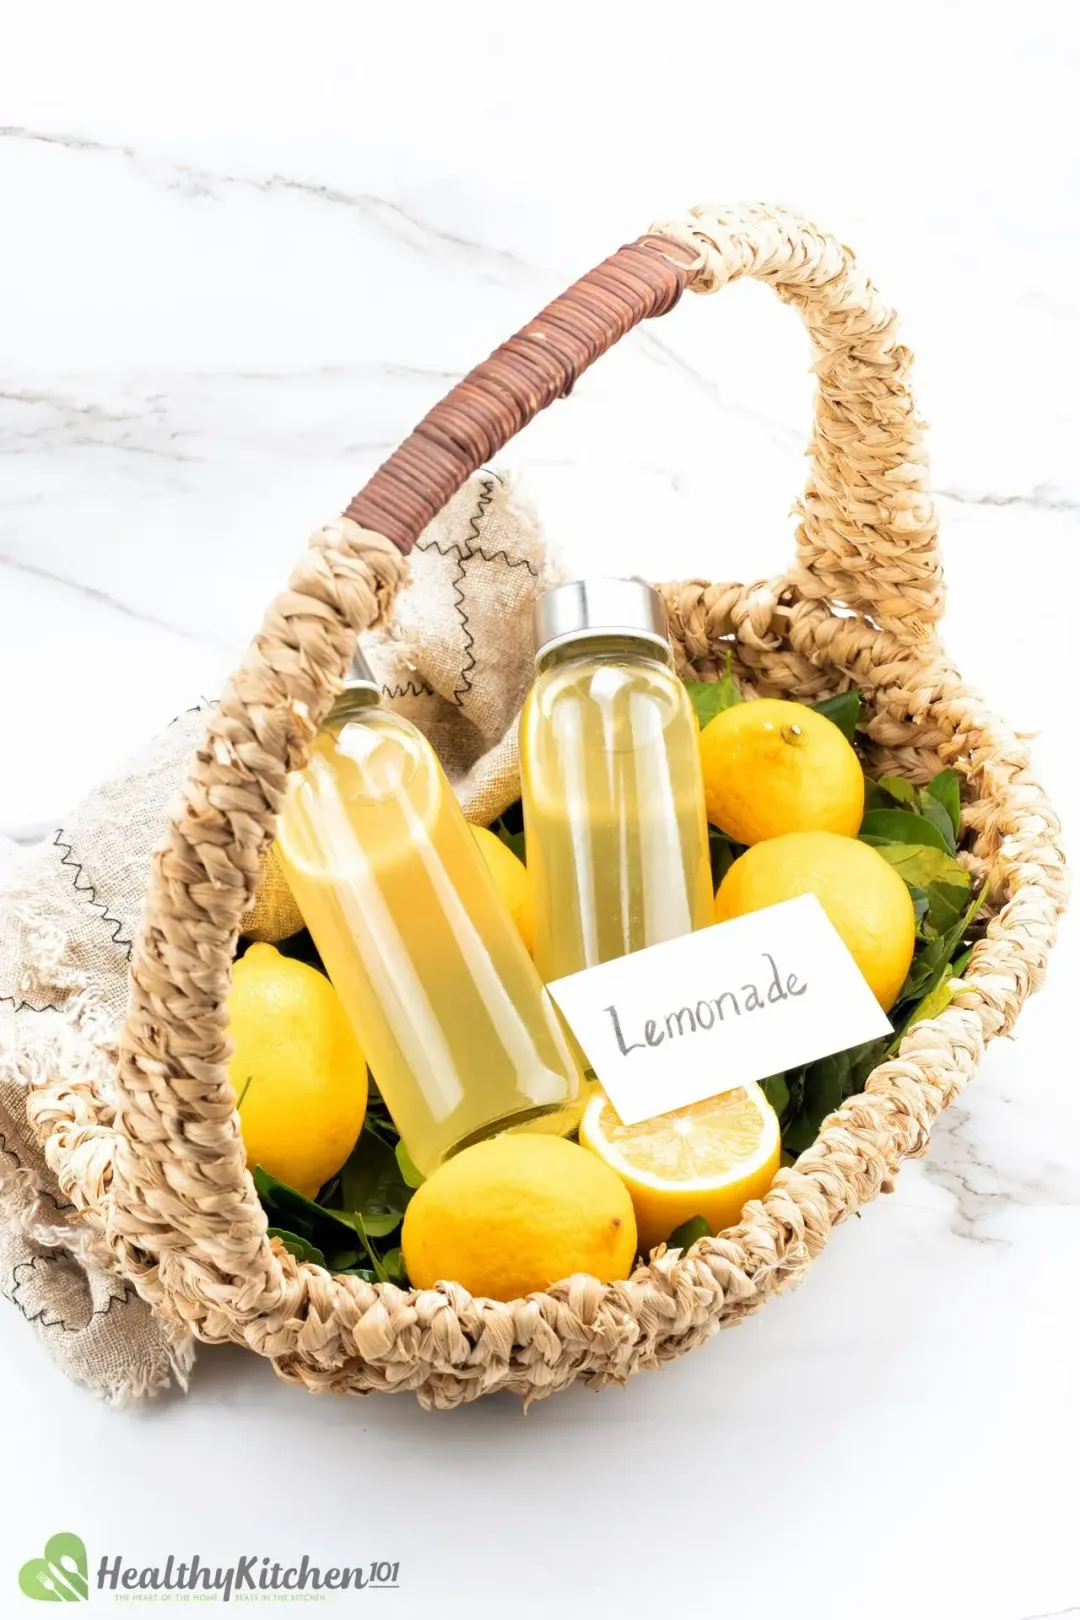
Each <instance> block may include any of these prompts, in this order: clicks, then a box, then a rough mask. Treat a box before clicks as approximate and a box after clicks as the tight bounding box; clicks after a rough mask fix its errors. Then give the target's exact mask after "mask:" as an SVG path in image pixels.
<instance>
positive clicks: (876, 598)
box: [109, 207, 942, 1368]
mask: <svg viewBox="0 0 1080 1620" xmlns="http://www.w3.org/2000/svg"><path fill="white" fill-rule="evenodd" d="M740 276H751V277H754V278H755V279H758V280H762V281H765V282H767V283H768V284H770V285H771V286H772V287H773V288H774V289H775V291H776V292H777V294H778V296H779V297H780V298H781V299H782V300H784V301H785V302H787V303H791V304H794V305H795V306H796V308H798V310H799V311H800V313H801V315H802V317H803V320H804V322H805V324H806V326H807V328H808V330H809V333H810V335H811V338H812V341H813V347H814V353H815V367H814V369H815V372H816V374H817V379H818V395H817V403H816V408H815V424H814V433H813V439H812V443H811V475H810V479H809V483H808V486H807V489H806V492H805V495H804V499H803V502H802V505H801V510H800V523H799V528H798V558H797V563H796V567H795V570H794V572H793V573H792V575H791V576H790V583H791V585H792V587H793V588H794V590H795V591H796V592H797V593H799V594H801V595H802V596H803V597H804V598H818V599H823V600H824V601H826V602H837V603H840V604H842V605H844V606H846V607H847V608H849V609H853V610H855V611H856V612H857V613H860V614H863V615H865V616H866V617H868V618H870V619H871V620H873V621H874V622H875V623H877V624H879V625H881V626H883V627H885V628H888V629H890V630H892V631H893V633H894V635H895V636H896V638H897V640H898V641H899V642H901V643H903V644H904V645H906V646H907V647H909V648H913V647H914V646H915V644H917V643H919V642H922V641H925V640H927V639H929V638H930V637H931V635H932V627H933V623H934V621H935V620H936V619H937V617H938V615H939V614H940V612H941V605H942V601H941V584H940V572H939V568H938V560H937V543H936V530H935V525H934V514H933V510H932V507H931V503H930V500H929V496H928V494H927V492H926V485H925V457H924V454H923V450H922V441H921V424H920V423H919V422H918V421H917V419H916V417H915V414H914V408H913V405H912V400H911V394H910V390H909V386H908V369H909V362H910V355H909V353H908V351H907V350H906V349H905V348H903V347H902V346H901V345H900V344H899V343H898V342H897V340H896V335H895V324H896V323H895V316H894V314H893V312H892V311H891V310H890V309H888V308H887V306H885V305H884V304H883V303H882V302H881V301H880V299H879V297H878V295H877V293H876V292H875V290H874V289H873V287H872V286H871V285H870V283H869V282H868V281H867V279H866V278H865V276H863V275H862V274H861V272H860V271H859V270H858V268H857V267H856V265H855V262H854V260H853V258H852V255H851V253H850V252H849V251H848V249H846V248H844V247H843V246H842V245H841V244H840V243H839V242H837V241H836V240H834V239H833V238H831V237H828V236H825V235H823V234H822V233H820V232H818V231H817V230H816V229H815V228H814V227H813V226H811V225H809V224H807V222H806V221H804V220H802V219H800V218H798V217H797V216H796V215H793V214H790V213H788V212H786V211H784V210H777V209H767V208H759V207H754V208H744V209H741V210H718V209H704V208H702V209H695V210H693V211H692V212H691V213H690V214H689V215H687V216H686V217H685V218H684V219H683V220H681V221H677V222H676V223H674V224H669V225H664V226H659V227H656V228H654V229H653V230H652V231H650V232H649V233H648V234H647V235H646V236H644V237H642V238H641V239H640V240H639V241H638V242H635V243H633V244H631V245H630V246H628V247H624V248H621V249H620V250H619V252H618V253H616V254H615V255H614V256H613V257H612V258H610V259H608V260H606V261H605V263H604V264H602V265H600V266H599V267H598V268H597V269H595V270H593V271H591V272H590V273H589V274H588V275H586V276H585V277H584V278H583V279H582V280H581V281H579V282H577V283H576V284H575V286H573V287H572V288H571V289H570V290H569V291H568V292H567V293H565V294H564V295H563V297H562V298H559V299H556V301H555V302H554V303H553V304H551V305H549V306H548V308H547V309H546V310H544V311H543V313H542V314H541V315H540V316H538V317H537V319H536V320H535V321H533V322H532V323H531V324H530V325H529V326H527V327H525V328H524V330H523V331H522V332H520V333H519V334H518V335H517V336H516V337H514V338H512V339H511V340H510V342H509V343H506V344H504V345H503V346H502V348H500V349H498V350H496V351H495V353H494V354H493V355H492V356H491V358H490V359H489V360H487V361H485V362H484V364H483V365H481V366H479V367H478V368H477V369H476V370H475V371H473V372H471V373H470V374H469V376H468V377H466V378H465V379H464V380H463V381H462V382H460V383H459V384H458V385H457V386H456V387H455V388H454V389H452V390H451V392H450V394H449V395H448V396H447V398H446V399H445V400H444V401H443V402H442V403H441V404H440V405H438V406H436V407H435V409H434V410H433V411H432V412H431V413H430V414H429V415H428V416H427V417H426V418H425V419H424V421H423V422H422V423H421V424H420V426H419V427H418V428H417V429H416V431H415V432H414V433H413V434H412V435H411V436H410V437H409V438H408V439H407V440H406V441H405V443H404V444H403V445H402V446H401V448H400V449H399V450H397V451H396V452H395V453H394V455H392V456H391V457H390V459H389V460H388V461H387V462H386V463H385V464H384V465H383V466H382V467H381V468H380V469H379V470H378V472H377V473H376V474H375V476H374V477H373V478H372V479H371V481H370V482H369V484H368V485H367V486H366V487H365V489H364V490H363V491H361V493H360V494H359V495H357V497H356V498H355V500H353V501H352V502H351V503H350V505H349V508H348V511H347V514H346V516H345V517H344V518H342V519H339V520H337V521H336V522H334V523H331V524H328V525H326V526H325V527H324V528H323V529H321V530H320V531H318V532H317V533H316V535H315V536H314V537H313V540H312V543H311V544H310V545H309V547H308V550H307V552H306V553H305V555H304V556H303V557H302V558H301V560H300V562H299V564H298V565H297V567H296V569H295V570H294V572H293V575H292V577H291V579H290V581H289V586H288V588H287V589H286V590H285V591H283V592H282V593H281V595H280V596H278V597H277V599H276V600H275V601H274V602H273V604H272V605H271V607H270V609H269V611H268V613H267V615H266V618H265V620H264V622H263V628H262V631H261V632H260V634H259V635H258V636H256V638H255V640H254V641H253V642H252V644H251V646H250V647H249V649H248V652H247V654H246V655H245V658H244V661H243V663H242V664H241V666H240V668H239V669H238V670H237V672H236V673H235V675H234V676H233V677H232V679H231V681H230V682H229V683H228V685H227V686H226V688H225V690H224V691H223V693H222V696H221V701H220V703H219V705H218V708H217V709H216V710H214V711H213V712H212V714H211V716H210V718H209V721H208V726H207V735H206V740H205V743H204V744H203V746H202V748H201V749H200V750H199V752H198V753H197V754H196V756H195V759H194V760H193V762H192V766H191V770H190V774H189V777H188V780H187V783H186V785H185V788H184V791H183V794H182V796H181V798H180V801H179V804H178V806H177V807H176V808H175V809H174V810H173V812H172V814H171V815H170V818H169V821H168V824H167V827H166V830H165V836H164V839H163V842H162V844H161V846H160V848H159V849H158V851H157V853H156V854H155V857H154V861H153V866H152V870H151V875H150V882H149V887H148V893H147V900H146V907H145V912H144V916H143V921H142V924H141V927H140V930H139V934H138V938H137V940H136V943H135V948H134V951H133V955H132V965H131V999H130V1004H129V1011H128V1017H127V1021H126V1023H125V1026H124V1031H123V1036H122V1039H121V1049H120V1064H119V1070H118V1087H117V1127H118V1136H117V1151H116V1159H115V1166H114V1181H113V1196H112V1200H111V1209H110V1218H109V1233H110V1240H111V1242H112V1243H113V1244H114V1246H115V1248H116V1250H117V1252H118V1258H119V1260H120V1264H121V1267H122V1269H123V1270H124V1272H125V1273H126V1275H127V1276H128V1277H130V1278H132V1279H133V1280H134V1281H136V1283H137V1285H138V1287H139V1289H140V1292H142V1293H143V1294H144V1295H145V1296H146V1297H148V1298H150V1299H151V1300H153V1301H155V1302H156V1303H158V1304H159V1305H161V1306H163V1307H165V1308H167V1309H168V1311H169V1313H170V1314H171V1315H172V1316H174V1317H175V1318H178V1319H179V1320H181V1321H183V1322H184V1323H185V1324H186V1325H188V1326H191V1327H193V1328H194V1329H196V1330H197V1331H198V1332H199V1333H200V1334H201V1335H202V1336H203V1337H204V1338H209V1339H226V1338H240V1339H245V1340H246V1341H247V1342H248V1343H250V1344H251V1345H252V1347H253V1348H255V1349H258V1350H261V1351H262V1352H263V1353H265V1354H270V1355H275V1356H284V1357H292V1356H296V1357H299V1358H300V1359H302V1360H304V1362H305V1364H306V1365H309V1366H313V1367H316V1368H317V1367H319V1366H324V1365H326V1364H327V1363H326V1361H325V1360H324V1359H321V1358H326V1357H329V1358H330V1359H331V1360H332V1359H333V1357H334V1356H335V1355H337V1354H338V1353H339V1350H340V1343H341V1341H340V1337H339V1336H340V1335H342V1334H347V1332H348V1324H349V1322H350V1321H352V1322H355V1320H356V1318H357V1311H358V1299H359V1295H360V1294H361V1293H363V1291H364V1290H365V1289H366V1288H367V1285H366V1284H362V1283H359V1282H358V1281H357V1280H356V1279H351V1278H350V1279H332V1278H330V1277H327V1276H326V1274H325V1273H323V1272H320V1271H318V1269H317V1268H312V1267H301V1268H299V1269H298V1268H297V1267H295V1266H293V1265H291V1264H290V1265H288V1266H284V1265H283V1264H282V1263H281V1261H280V1260H279V1259H278V1257H277V1255H276V1254H275V1253H274V1252H273V1250H272V1249H271V1247H270V1245H269V1243H268V1242H267V1240H266V1235H265V1234H266V1220H265V1217H264V1216H263V1213H262V1210H261V1208H260V1206H259V1204H258V1202H257V1200H256V1198H255V1194H254V1189H253V1187H252V1184H251V1180H250V1177H248V1176H247V1175H246V1173H245V1166H244V1152H243V1144H242V1142H241V1139H240V1134H239V1129H238V1123H237V1119H236V1113H235V1106H234V1104H235V1099H234V1095H233V1091H232V1088H231V1086H230V1085H229V1082H228V1078H227V1073H226V1067H225V1065H226V1060H227V1058H228V1055H229V1050H230V1047H229V1040H228V1035H227V1028H226V1026H227V1016H226V1006H225V1002H226V997H227V995H228V991H229V983H230V977H231V971H232V959H233V955H234V952H235V947H236V940H237V934H238V930H239V924H240V919H241V917H242V915H243V913H244V912H245V910H246V909H247V908H248V906H249V905H250V903H251V900H252V898H253V896H254V892H255V887H256V884H257V881H258V876H259V856H260V853H261V852H262V850H263V849H264V848H265V847H266V845H267V844H268V843H269V842H270V840H271V839H272V837H273V834H274V828H275V819H276V815H277V812H278V810H279V808H280V806H281V803H282V799H283V796H284V792H285V787H286V780H287V775H288V773H289V771H291V770H293V769H295V768H297V767H298V766H300V765H302V764H303V763H304V762H305V761H306V759H307V757H308V754H309V751H310V747H311V743H312V740H313V738H314V735H315V731H316V729H317V727H318V725H319V724H320V723H321V721H322V719H323V718H324V716H325V714H326V713H327V711H328V709H329V706H330V703H331V701H332V698H333V694H334V691H335V689H336V687H337V685H338V684H339V683H340V681H341V678H342V677H343V675H344V672H345V670H346V668H347V666H348V663H349V659H350V657H351V655H352V650H353V647H354V645H355V640H356V633H357V632H358V631H359V630H362V629H364V628H365V627H367V626H369V625H372V624H374V623H377V622H379V621H380V620H381V619H383V618H384V617H385V615H386V614H387V612H388V611H389V608H390V605H391V603H392V601H393V597H394V594H395V592H396V591H397V589H398V588H399V586H400V584H401V583H402V581H403V579H404V577H405V564H404V554H405V553H407V552H408V550H409V548H410V547H411V546H412V545H413V544H414V542H415V541H416V539H417V536H418V535H419V533H420V531H421V529H422V528H423V527H424V526H425V524H426V523H427V522H428V521H429V519H430V518H431V517H432V516H433V515H434V514H435V513H436V512H437V511H438V510H439V509H440V507H441V506H442V505H443V504H445V502H446V501H447V500H448V499H449V498H450V496H451V495H452V494H453V493H454V491H455V490H456V489H457V488H458V487H460V485H461V484H462V483H463V482H464V481H465V479H466V478H467V477H468V476H469V474H470V473H471V472H473V471H474V470H475V469H476V468H477V467H478V466H480V465H481V464H482V463H483V462H484V461H485V460H487V459H488V458H490V457H491V456H492V455H493V454H494V453H495V452H496V451H497V450H498V449H499V447H500V446H501V445H502V444H504V443H505V442H506V440H507V439H508V438H510V437H511V435H512V434H514V433H515V432H517V431H518V429H520V428H521V427H523V426H524V425H525V423H526V422H528V421H529V420H530V419H531V418H532V417H533V416H534V415H535V414H536V413H537V411H539V410H541V409H542V408H543V407H544V406H545V405H547V404H549V403H551V401H552V400H554V399H555V398H557V397H558V396H559V395H560V394H563V393H565V392H566V391H567V389H568V388H570V387H571V386H572V384H573V382H574V380H575V379H576V378H577V377H578V376H579V375H580V374H581V372H582V371H583V370H584V369H585V367H586V366H588V365H589V364H591V363H592V361H593V360H595V359H597V358H598V357H599V355H601V354H603V353H604V351H605V350H606V349H608V348H610V346H611V345H612V344H613V343H614V342H616V341H617V339H618V338H620V337H621V336H623V335H624V334H625V333H626V332H627V331H629V330H630V328H631V327H632V326H634V325H635V324H636V323H637V322H638V321H640V320H642V319H644V318H645V317H647V316H651V315H658V314H663V313H664V312H665V311H667V310H669V309H670V308H671V307H672V306H673V304H674V303H675V302H676V301H677V299H678V297H679V295H680V293H681V292H682V290H683V288H684V287H686V286H689V287H690V288H692V290H694V291H699V292H712V291H714V290H715V289H716V288H718V287H719V286H721V285H723V284H724V283H725V282H727V281H731V280H734V279H736V278H737V277H740ZM748 1264H749V1261H748ZM365 1297H366V1295H365ZM335 1347H336V1348H335Z"/></svg>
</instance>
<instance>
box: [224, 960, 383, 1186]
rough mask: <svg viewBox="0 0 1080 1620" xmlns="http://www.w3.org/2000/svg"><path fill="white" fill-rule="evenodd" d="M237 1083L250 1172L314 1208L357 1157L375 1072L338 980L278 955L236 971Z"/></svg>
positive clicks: (232, 1017)
mask: <svg viewBox="0 0 1080 1620" xmlns="http://www.w3.org/2000/svg"><path fill="white" fill-rule="evenodd" d="M228 1013H229V1034H230V1035H231V1036H232V1038H233V1041H234V1042H235V1048H236V1049H235V1051H234V1052H233V1055H232V1057H231V1058H230V1059H229V1079H230V1080H231V1081H232V1084H233V1090H234V1091H235V1092H236V1095H237V1099H238V1101H237V1107H238V1109H239V1113H240V1128H241V1131H242V1132H243V1137H244V1147H245V1148H246V1150H247V1161H248V1165H249V1166H252V1165H256V1164H261V1165H262V1167H263V1169H264V1170H268V1171H269V1172H270V1174H271V1175H272V1176H277V1178H278V1180H279V1181H285V1182H287V1183H288V1184H289V1186H290V1187H295V1188H296V1190H297V1191H298V1192H302V1193H305V1194H306V1195H307V1196H308V1197H309V1198H313V1197H314V1196H315V1194H316V1193H317V1192H318V1190H319V1188H320V1187H321V1186H322V1184H323V1182H324V1181H328V1180H329V1179H330V1177H331V1176H332V1175H333V1174H334V1172H335V1170H339V1169H340V1168H341V1166H342V1165H343V1164H344V1162H345V1160H346V1159H347V1158H348V1157H349V1154H350V1153H351V1152H352V1149H353V1145H354V1144H355V1142H356V1138H357V1137H358V1136H359V1135H360V1128H361V1126H362V1125H363V1123H364V1114H365V1112H366V1110H367V1095H368V1081H367V1064H366V1063H365V1061H364V1054H363V1052H362V1051H361V1050H360V1044H359V1042H358V1041H357V1039H356V1036H355V1035H354V1034H353V1030H352V1025H351V1024H350V1023H349V1020H348V1019H347V1018H346V1016H345V1009H344V1007H343V1006H342V1005H341V1000H340V998H339V996H338V993H337V991H336V990H335V989H334V987H333V985H332V984H331V983H330V980H329V979H328V978H326V977H325V975H324V974H322V973H319V972H318V971H317V970H316V969H315V968H313V967H308V966H307V964H306V963H305V962H294V961H292V960H291V959H290V958H289V957H286V956H282V955H281V953H280V952H279V951H276V950H275V949H274V947H273V946H272V945H252V946H251V948H250V949H249V950H248V951H247V953H246V955H244V956H243V957H242V958H241V960H240V961H239V962H237V964H236V966H235V967H234V968H233V982H232V990H231V991H230V993H229V1001H228Z"/></svg>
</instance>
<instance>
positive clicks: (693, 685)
mask: <svg viewBox="0 0 1080 1620" xmlns="http://www.w3.org/2000/svg"><path fill="white" fill-rule="evenodd" d="M686 690H687V691H688V692H689V694H690V701H691V703H692V704H693V705H694V709H695V710H696V712H697V717H698V722H699V724H700V726H701V728H702V730H704V729H705V727H706V726H707V725H708V723H709V721H710V720H715V718H716V716H717V715H718V714H723V712H724V710H725V709H733V708H734V707H735V705H736V704H737V703H745V702H746V699H745V698H744V697H743V695H742V693H741V692H740V691H739V683H738V681H736V679H735V677H734V675H733V674H732V673H731V654H730V653H728V655H727V663H726V665H725V667H724V673H723V675H722V676H721V677H720V679H719V680H718V681H687V682H686Z"/></svg>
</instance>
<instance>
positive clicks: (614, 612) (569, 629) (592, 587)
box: [534, 578, 671, 658]
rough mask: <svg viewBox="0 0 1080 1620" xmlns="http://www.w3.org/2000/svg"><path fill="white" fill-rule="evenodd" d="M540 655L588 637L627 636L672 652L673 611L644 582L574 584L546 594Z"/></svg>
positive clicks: (537, 613)
mask: <svg viewBox="0 0 1080 1620" xmlns="http://www.w3.org/2000/svg"><path fill="white" fill-rule="evenodd" d="M534 621H535V626H536V656H537V658H541V657H543V655H544V654H545V653H546V652H550V651H551V649H552V647H560V646H563V645H564V644H565V643H566V642H568V641H579V640H580V639H581V638H582V637H583V636H592V635H596V634H603V635H615V636H617V635H626V636H634V637H637V638H641V639H643V640H646V641H653V642H656V643H657V644H658V645H659V646H661V647H662V648H663V649H664V651H665V652H670V651H671V643H670V642H669V640H668V631H667V609H666V608H665V606H664V599H663V597H662V596H661V595H660V592H659V591H656V590H654V589H653V587H652V586H651V585H649V584H647V583H646V582H645V580H643V579H604V578H601V579H572V580H570V581H568V583H567V584H565V585H556V586H554V587H553V588H552V589H551V590H550V591H545V592H544V594H543V596H541V597H540V599H539V600H538V602H537V604H536V608H535V610H534Z"/></svg>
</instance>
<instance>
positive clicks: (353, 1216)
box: [334, 1209, 401, 1241]
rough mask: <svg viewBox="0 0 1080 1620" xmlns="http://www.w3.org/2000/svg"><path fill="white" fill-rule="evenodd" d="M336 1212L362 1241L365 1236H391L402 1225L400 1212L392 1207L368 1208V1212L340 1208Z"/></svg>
mask: <svg viewBox="0 0 1080 1620" xmlns="http://www.w3.org/2000/svg"><path fill="white" fill-rule="evenodd" d="M334 1213H335V1214H336V1215H337V1217H338V1219H339V1220H341V1221H343V1222H344V1223H345V1224H346V1225H347V1226H351V1227H352V1229H353V1231H354V1232H355V1233H356V1235H357V1237H358V1238H360V1240H361V1241H363V1239H364V1238H365V1237H369V1238H381V1237H389V1236H390V1233H391V1232H396V1231H397V1229H398V1227H399V1226H400V1225H401V1216H400V1214H399V1213H398V1212H397V1211H396V1210H392V1209H385V1210H378V1211H372V1210H368V1211H367V1213H366V1214H363V1213H361V1211H360V1210H356V1209H340V1210H335V1212H334Z"/></svg>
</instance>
